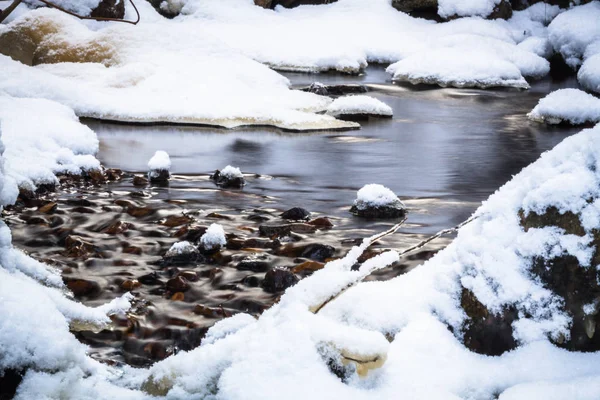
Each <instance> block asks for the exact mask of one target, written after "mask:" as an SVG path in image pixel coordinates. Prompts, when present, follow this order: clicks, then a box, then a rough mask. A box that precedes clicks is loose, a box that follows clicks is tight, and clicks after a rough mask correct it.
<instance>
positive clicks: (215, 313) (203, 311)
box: [194, 304, 225, 318]
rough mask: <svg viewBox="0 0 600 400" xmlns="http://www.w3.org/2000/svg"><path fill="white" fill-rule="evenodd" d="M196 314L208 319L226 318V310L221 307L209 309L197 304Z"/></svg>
mask: <svg viewBox="0 0 600 400" xmlns="http://www.w3.org/2000/svg"><path fill="white" fill-rule="evenodd" d="M194 314H198V315H202V316H203V317H206V318H223V317H225V310H223V308H221V307H208V306H205V305H202V304H196V306H195V307H194Z"/></svg>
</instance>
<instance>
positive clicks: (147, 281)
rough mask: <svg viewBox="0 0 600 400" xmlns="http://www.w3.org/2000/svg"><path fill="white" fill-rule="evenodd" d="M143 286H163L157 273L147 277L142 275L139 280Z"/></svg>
mask: <svg viewBox="0 0 600 400" xmlns="http://www.w3.org/2000/svg"><path fill="white" fill-rule="evenodd" d="M137 280H138V281H139V282H140V283H141V284H142V285H150V286H154V285H162V281H161V280H160V277H159V276H158V274H157V273H156V272H151V273H149V274H146V275H142V276H140V277H139V278H138V279H137Z"/></svg>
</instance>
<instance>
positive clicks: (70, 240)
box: [63, 235, 98, 259]
mask: <svg viewBox="0 0 600 400" xmlns="http://www.w3.org/2000/svg"><path fill="white" fill-rule="evenodd" d="M63 254H64V255H65V256H66V257H73V258H81V259H87V258H88V257H95V256H98V248H97V247H96V246H94V245H93V244H92V243H90V242H87V241H85V240H83V238H81V237H80V236H75V235H69V236H67V237H66V238H65V252H64V253H63Z"/></svg>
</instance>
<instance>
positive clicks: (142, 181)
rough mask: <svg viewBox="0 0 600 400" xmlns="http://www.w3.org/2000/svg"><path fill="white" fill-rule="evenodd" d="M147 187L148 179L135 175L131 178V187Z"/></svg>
mask: <svg viewBox="0 0 600 400" xmlns="http://www.w3.org/2000/svg"><path fill="white" fill-rule="evenodd" d="M146 185H148V179H146V177H144V176H139V175H136V176H134V177H133V186H146Z"/></svg>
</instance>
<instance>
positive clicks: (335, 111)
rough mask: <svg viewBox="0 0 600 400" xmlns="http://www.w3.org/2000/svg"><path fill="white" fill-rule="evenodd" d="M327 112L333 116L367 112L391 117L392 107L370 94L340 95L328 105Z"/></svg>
mask: <svg viewBox="0 0 600 400" xmlns="http://www.w3.org/2000/svg"><path fill="white" fill-rule="evenodd" d="M327 114H329V115H333V116H339V115H352V114H367V115H375V116H384V117H391V116H392V115H393V114H394V113H393V111H392V108H391V107H390V106H388V105H387V104H385V103H384V102H382V101H380V100H378V99H376V98H374V97H370V96H362V95H356V96H344V97H339V98H337V99H335V100H334V101H333V103H331V104H330V105H329V107H327Z"/></svg>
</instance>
